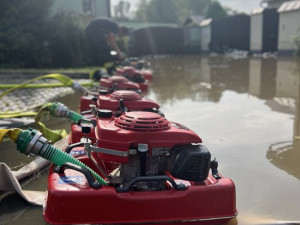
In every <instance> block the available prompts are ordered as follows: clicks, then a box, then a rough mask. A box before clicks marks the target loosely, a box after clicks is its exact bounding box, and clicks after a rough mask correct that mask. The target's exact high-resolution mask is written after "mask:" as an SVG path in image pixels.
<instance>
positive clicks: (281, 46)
mask: <svg viewBox="0 0 300 225" xmlns="http://www.w3.org/2000/svg"><path fill="white" fill-rule="evenodd" d="M299 21H300V10H295V11H288V12H283V13H280V14H279V38H278V51H279V54H289V55H291V54H292V53H293V51H294V49H295V45H294V43H293V38H294V37H295V35H296V34H297V32H298V33H300V23H299Z"/></svg>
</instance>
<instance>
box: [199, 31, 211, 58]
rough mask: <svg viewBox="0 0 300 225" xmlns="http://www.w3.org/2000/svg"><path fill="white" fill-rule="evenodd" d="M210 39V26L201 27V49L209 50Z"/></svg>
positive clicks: (203, 50)
mask: <svg viewBox="0 0 300 225" xmlns="http://www.w3.org/2000/svg"><path fill="white" fill-rule="evenodd" d="M210 39H211V26H210V25H207V26H203V27H201V51H202V52H209V43H210Z"/></svg>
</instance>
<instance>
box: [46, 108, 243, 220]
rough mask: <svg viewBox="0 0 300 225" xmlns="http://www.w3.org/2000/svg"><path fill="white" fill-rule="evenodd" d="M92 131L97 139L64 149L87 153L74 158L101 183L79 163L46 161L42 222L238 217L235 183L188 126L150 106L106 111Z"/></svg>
mask: <svg viewBox="0 0 300 225" xmlns="http://www.w3.org/2000/svg"><path fill="white" fill-rule="evenodd" d="M95 134H96V141H95V144H91V143H90V141H88V140H86V141H85V142H83V143H81V147H78V146H73V147H71V148H68V151H67V152H70V151H71V152H73V151H78V150H81V151H82V152H85V153H86V155H83V156H79V157H78V158H77V159H78V160H80V161H82V162H83V163H85V164H86V165H88V166H89V167H91V168H92V169H93V170H95V171H96V172H98V173H99V174H100V175H101V176H102V177H103V179H105V181H106V182H107V184H105V185H102V187H100V188H99V185H98V186H96V185H91V184H93V182H94V180H93V179H92V178H91V177H90V176H88V175H83V174H82V173H86V171H84V170H82V168H78V167H76V168H75V169H76V170H74V167H72V166H70V165H66V168H65V169H64V168H59V169H58V170H56V171H57V172H55V171H53V166H52V167H51V169H50V173H49V178H48V196H47V199H46V205H45V208H44V217H45V219H46V221H47V222H48V223H51V224H73V223H77V224H78V223H79V224H90V223H97V224H144V223H145V224H148V223H168V224H176V223H179V224H222V223H224V222H226V221H228V220H229V219H231V218H233V217H235V216H236V214H237V211H236V205H235V187H234V184H233V182H232V181H231V179H229V178H224V177H223V176H222V175H221V174H219V172H218V169H217V167H218V164H217V162H216V161H215V160H212V161H211V154H210V152H209V151H208V149H207V148H206V147H205V146H204V145H203V144H202V140H201V138H200V137H199V136H198V135H197V134H195V133H194V132H193V131H191V130H190V129H188V128H187V127H185V126H183V125H181V124H179V123H176V122H170V121H168V120H167V119H166V118H165V117H163V116H161V115H159V114H156V113H153V112H125V114H122V115H121V116H120V117H115V116H113V113H112V111H108V110H105V111H102V112H101V113H100V114H99V118H98V119H97V126H96V131H95ZM82 145H83V146H82ZM69 167H70V168H72V169H69ZM97 187H98V188H97Z"/></svg>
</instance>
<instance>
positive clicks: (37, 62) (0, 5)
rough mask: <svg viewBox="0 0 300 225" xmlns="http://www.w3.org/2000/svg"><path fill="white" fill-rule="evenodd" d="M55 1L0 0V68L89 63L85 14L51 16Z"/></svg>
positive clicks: (81, 64) (73, 65)
mask: <svg viewBox="0 0 300 225" xmlns="http://www.w3.org/2000/svg"><path fill="white" fill-rule="evenodd" d="M52 3H53V2H52V0H42V1H41V0H26V1H24V0H10V1H0V13H1V17H0V67H2V68H3V67H9V68H45V67H48V68H49V67H79V66H85V65H87V64H88V62H87V59H86V57H85V55H87V54H86V52H87V48H86V41H85V35H84V32H83V21H84V20H85V18H84V17H82V16H81V15H78V14H75V13H60V14H57V15H55V16H54V17H50V15H49V12H50V10H51V6H52Z"/></svg>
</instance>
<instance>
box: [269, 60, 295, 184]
mask: <svg viewBox="0 0 300 225" xmlns="http://www.w3.org/2000/svg"><path fill="white" fill-rule="evenodd" d="M290 66H293V65H291V64H290V63H287V62H278V72H279V73H278V74H277V82H276V87H277V92H276V97H277V99H278V98H279V100H281V101H279V102H278V104H279V105H280V106H282V108H276V109H277V110H278V109H280V111H281V112H282V111H283V110H281V109H284V111H283V112H285V113H290V114H295V115H294V132H293V137H291V141H283V142H278V143H274V144H271V145H270V147H269V149H268V152H267V159H269V160H270V162H271V163H272V164H274V165H275V166H277V167H278V168H280V169H282V170H284V171H286V172H287V173H288V174H290V175H293V176H294V177H296V178H297V179H300V165H299V161H300V115H299V113H300V82H299V81H300V79H299V77H300V75H299V74H300V72H299V65H297V66H295V67H294V68H293V67H292V70H291V68H290ZM287 76H288V78H289V79H287V78H286V77H287ZM294 99H295V100H294ZM295 104H296V106H295ZM273 109H274V107H273ZM293 109H296V110H293ZM293 111H294V112H293Z"/></svg>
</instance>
